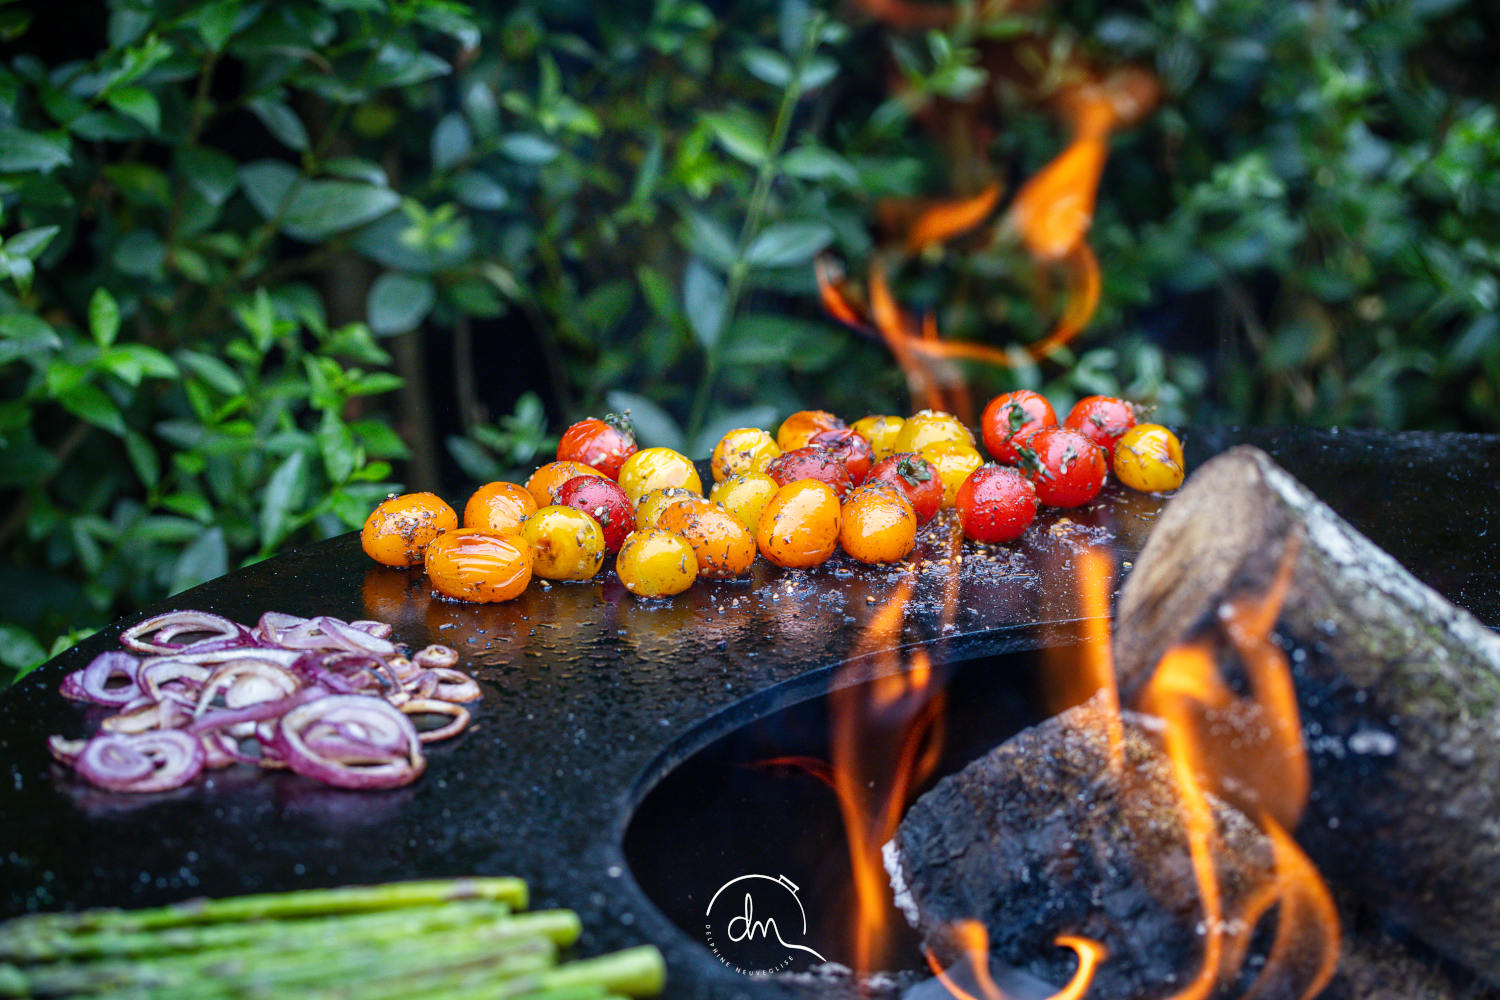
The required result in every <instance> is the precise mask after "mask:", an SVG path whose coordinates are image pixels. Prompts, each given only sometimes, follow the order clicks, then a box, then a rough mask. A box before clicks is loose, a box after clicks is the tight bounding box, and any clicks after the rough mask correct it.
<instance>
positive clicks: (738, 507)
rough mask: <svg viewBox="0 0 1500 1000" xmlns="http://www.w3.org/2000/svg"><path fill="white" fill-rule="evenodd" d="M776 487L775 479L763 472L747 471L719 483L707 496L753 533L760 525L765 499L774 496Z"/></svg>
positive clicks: (777, 487)
mask: <svg viewBox="0 0 1500 1000" xmlns="http://www.w3.org/2000/svg"><path fill="white" fill-rule="evenodd" d="M778 489H780V487H779V486H777V485H776V480H774V479H772V478H771V477H770V476H768V475H766V474H765V473H764V472H747V473H745V474H744V475H741V476H734V477H732V478H730V479H726V480H724V481H723V482H722V483H719V484H718V485H716V486H715V487H714V488H713V490H712V491H711V492H710V493H709V494H708V498H709V499H710V500H712V501H713V502H714V503H716V504H718V505H719V506H721V507H723V508H724V509H725V510H727V511H729V513H731V514H733V515H734V516H735V517H737V518H739V521H740V523H741V524H743V525H744V526H745V530H746V531H748V532H750V533H751V534H752V535H753V534H755V529H756V528H757V527H758V526H759V525H760V514H761V511H763V510H765V509H766V501H768V500H770V499H771V497H773V496H775V495H776V491H777V490H778Z"/></svg>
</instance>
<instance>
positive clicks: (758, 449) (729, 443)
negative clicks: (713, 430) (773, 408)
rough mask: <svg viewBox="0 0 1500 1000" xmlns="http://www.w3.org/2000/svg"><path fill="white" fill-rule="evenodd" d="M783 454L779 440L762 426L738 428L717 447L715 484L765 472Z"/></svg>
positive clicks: (720, 440)
mask: <svg viewBox="0 0 1500 1000" xmlns="http://www.w3.org/2000/svg"><path fill="white" fill-rule="evenodd" d="M780 454H781V448H780V447H778V446H777V444H776V439H775V438H773V437H771V435H770V434H767V433H766V432H765V431H763V430H761V429H760V428H759V427H738V428H735V429H734V430H732V431H730V432H729V433H728V434H725V435H724V436H723V437H721V438H719V443H718V444H716V445H714V454H713V462H712V465H713V473H714V482H716V483H722V482H723V481H724V480H726V479H729V478H731V477H732V476H738V475H740V474H741V473H745V472H765V471H766V466H767V465H769V464H770V462H771V459H773V458H775V457H776V456H777V455H780Z"/></svg>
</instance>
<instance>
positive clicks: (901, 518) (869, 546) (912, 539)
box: [839, 483, 917, 563]
mask: <svg viewBox="0 0 1500 1000" xmlns="http://www.w3.org/2000/svg"><path fill="white" fill-rule="evenodd" d="M839 544H840V545H842V546H843V547H844V551H845V552H847V553H849V555H850V556H852V557H854V558H855V559H858V560H859V561H860V562H863V563H889V562H896V561H897V560H900V559H905V558H906V556H907V555H908V554H909V553H910V552H911V550H912V547H913V546H915V545H916V544H917V512H916V511H915V510H913V509H912V505H911V501H910V500H907V499H906V494H904V493H902V492H901V490H900V489H899V488H898V487H895V486H892V485H891V484H889V483H871V484H870V485H869V486H861V487H860V488H859V489H857V490H855V491H854V492H853V493H851V494H849V498H848V499H847V500H845V501H844V506H843V510H842V511H841V512H840V524H839Z"/></svg>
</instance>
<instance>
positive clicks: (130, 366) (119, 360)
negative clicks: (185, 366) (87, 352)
mask: <svg viewBox="0 0 1500 1000" xmlns="http://www.w3.org/2000/svg"><path fill="white" fill-rule="evenodd" d="M95 363H96V364H97V365H99V367H101V368H103V369H105V370H106V371H108V372H109V373H110V374H111V375H114V376H115V377H117V378H119V379H121V380H122V381H125V382H128V383H129V384H130V385H132V386H134V385H138V384H140V381H141V379H142V378H144V377H145V376H147V375H149V376H151V377H152V378H176V377H177V366H176V365H175V364H173V363H172V359H171V358H169V357H167V356H166V355H165V354H163V353H162V352H160V351H158V350H157V349H156V348H154V347H148V346H147V345H145V344H120V345H119V346H116V347H111V348H109V349H108V350H105V351H101V352H100V353H99V357H98V360H97V361H96V362H95Z"/></svg>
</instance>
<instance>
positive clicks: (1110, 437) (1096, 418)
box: [1063, 396, 1135, 466]
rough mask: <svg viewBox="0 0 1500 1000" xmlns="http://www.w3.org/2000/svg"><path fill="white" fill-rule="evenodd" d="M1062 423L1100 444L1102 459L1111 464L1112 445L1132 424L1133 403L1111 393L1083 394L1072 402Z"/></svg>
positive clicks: (1112, 455) (1117, 441) (1133, 417)
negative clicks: (1107, 394)
mask: <svg viewBox="0 0 1500 1000" xmlns="http://www.w3.org/2000/svg"><path fill="white" fill-rule="evenodd" d="M1063 426H1064V427H1071V428H1073V429H1074V430H1075V431H1078V432H1080V433H1081V434H1083V436H1084V437H1086V438H1088V439H1089V440H1090V441H1092V442H1094V443H1095V444H1097V445H1098V446H1099V447H1101V448H1103V449H1104V459H1105V461H1107V462H1109V463H1110V464H1111V466H1113V464H1114V453H1115V445H1117V444H1119V443H1120V438H1122V437H1124V436H1125V432H1126V431H1128V430H1130V428H1132V427H1134V426H1135V407H1134V406H1131V405H1130V404H1129V403H1127V402H1126V401H1125V400H1123V399H1116V398H1115V397H1114V396H1085V397H1084V398H1083V399H1080V400H1079V401H1078V402H1077V403H1075V404H1073V409H1071V410H1069V411H1068V419H1066V420H1064V421H1063Z"/></svg>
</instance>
